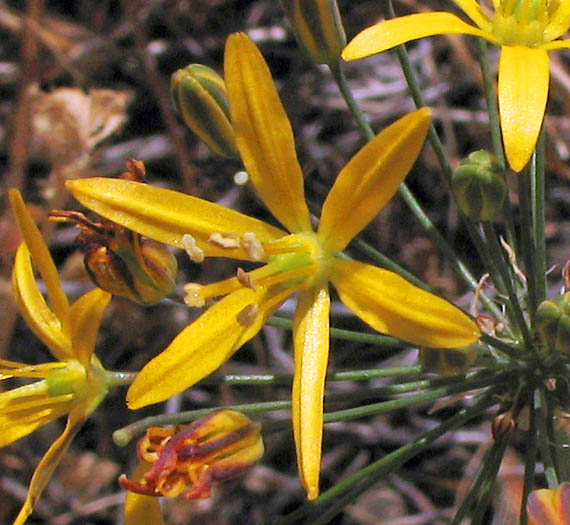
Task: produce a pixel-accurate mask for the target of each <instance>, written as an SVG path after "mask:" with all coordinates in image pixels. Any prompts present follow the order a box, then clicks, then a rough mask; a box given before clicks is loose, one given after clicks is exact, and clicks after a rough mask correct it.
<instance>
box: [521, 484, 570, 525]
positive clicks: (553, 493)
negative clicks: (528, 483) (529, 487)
mask: <svg viewBox="0 0 570 525" xmlns="http://www.w3.org/2000/svg"><path fill="white" fill-rule="evenodd" d="M527 510H528V523H529V525H570V483H567V482H564V483H562V484H561V485H560V487H559V488H558V489H557V490H551V489H539V490H534V491H533V492H531V493H530V496H529V498H528V504H527Z"/></svg>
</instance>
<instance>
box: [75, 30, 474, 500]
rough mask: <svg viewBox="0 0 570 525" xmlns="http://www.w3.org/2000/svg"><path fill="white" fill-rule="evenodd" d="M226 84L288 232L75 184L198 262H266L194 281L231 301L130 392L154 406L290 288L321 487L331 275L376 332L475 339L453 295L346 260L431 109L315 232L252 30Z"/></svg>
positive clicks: (250, 163) (387, 142) (298, 399)
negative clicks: (227, 259)
mask: <svg viewBox="0 0 570 525" xmlns="http://www.w3.org/2000/svg"><path fill="white" fill-rule="evenodd" d="M225 82H226V88H227V91H228V98H229V102H230V109H231V120H232V125H233V127H234V130H235V134H236V143H237V147H238V149H239V152H240V154H241V157H242V159H243V162H244V164H245V167H246V169H247V171H248V173H249V175H250V177H251V181H252V183H253V185H254V186H255V189H256V190H257V192H258V194H259V195H260V197H261V198H262V200H263V201H264V203H265V204H266V205H267V206H268V208H269V209H270V210H271V211H272V212H273V215H275V217H276V218H277V219H278V220H279V221H280V222H281V224H283V225H284V226H285V227H286V228H287V229H288V230H289V231H290V232H291V233H290V234H288V233H287V232H285V231H283V230H281V229H278V228H275V227H273V226H270V225H269V224H267V223H265V222H261V221H259V220H256V219H253V218H250V217H247V216H245V215H242V214H240V213H238V212H236V211H233V210H229V209H226V208H223V207H221V206H219V205H216V204H212V203H210V202H207V201H204V200H201V199H198V198H196V197H191V196H188V195H184V194H181V193H177V192H173V191H170V190H164V189H160V188H153V187H150V186H147V185H143V184H137V183H134V182H130V181H122V180H116V179H115V180H110V179H100V178H94V179H81V180H74V181H69V182H68V187H69V188H70V190H71V191H72V193H73V195H74V196H75V197H76V198H77V199H78V200H79V201H80V202H81V203H83V204H84V205H85V206H87V207H88V208H90V209H92V210H94V211H96V212H97V213H99V214H100V215H102V216H104V217H107V218H108V219H110V220H112V221H114V222H117V223H119V224H122V225H123V226H126V227H128V228H132V229H133V230H135V231H138V232H139V233H141V234H143V235H146V236H148V237H150V238H153V239H156V240H159V241H161V242H164V243H168V244H171V245H173V246H178V247H181V246H183V245H185V247H186V249H187V251H189V253H190V254H191V256H192V257H194V258H195V259H196V260H197V261H199V260H201V259H202V258H203V257H204V256H223V257H231V258H235V259H243V260H249V261H259V262H265V263H266V264H265V265H264V266H261V267H260V268H258V269H256V270H253V271H251V272H247V273H246V272H243V271H241V270H238V275H237V277H234V278H231V279H228V280H225V281H222V282H219V283H214V284H210V285H204V286H200V285H197V284H193V285H187V289H186V293H187V302H189V303H190V304H193V305H196V306H201V305H204V303H205V302H206V301H208V300H209V299H211V298H213V297H217V296H225V297H224V298H223V299H221V300H220V301H219V302H217V303H215V304H214V305H213V306H211V307H210V308H208V309H207V310H206V311H205V312H204V313H203V314H202V316H201V317H199V318H198V319H197V320H196V321H195V322H193V323H192V324H190V325H189V326H188V327H187V328H186V329H184V330H183V331H182V332H181V333H180V334H179V335H178V336H177V337H176V338H175V339H174V341H173V342H172V343H171V344H170V346H169V347H168V348H167V349H166V350H164V351H163V352H162V353H161V354H160V355H159V356H158V357H156V358H155V359H153V360H152V361H151V362H150V363H148V364H147V365H146V366H145V367H144V368H143V370H142V371H141V372H140V374H139V375H138V376H137V379H136V380H135V382H134V383H133V385H132V386H131V388H130V390H129V393H128V401H129V406H130V407H131V408H139V407H142V406H144V405H147V404H150V403H156V402H158V401H162V400H164V399H167V398H168V397H170V396H172V395H174V394H176V393H178V392H180V391H182V390H183V389H185V388H188V387H190V386H192V385H193V384H194V383H196V382H197V381H200V379H202V378H204V377H205V376H207V375H208V374H210V373H212V372H213V371H215V370H216V369H217V368H218V367H219V366H220V365H222V364H223V363H224V362H226V361H227V360H228V359H229V358H230V357H231V355H232V354H233V353H234V352H235V351H236V350H237V349H238V348H240V347H241V346H242V345H243V344H244V343H245V342H246V341H248V340H249V339H251V338H252V337H253V336H254V335H255V334H256V333H257V332H258V331H259V330H260V329H261V327H262V326H263V324H264V322H265V320H266V319H267V317H268V316H269V315H271V314H272V313H273V312H274V311H275V310H277V308H279V306H280V305H281V304H282V303H283V302H284V301H285V299H286V298H287V297H289V296H290V295H291V294H293V293H295V292H298V291H300V292H301V293H300V297H299V302H298V305H297V310H296V314H295V319H294V361H295V373H294V381H293V394H292V398H293V414H292V417H293V430H294V436H295V444H296V447H297V459H298V464H299V471H300V475H301V479H302V481H303V483H304V485H305V488H306V489H307V492H308V495H309V498H315V497H316V496H317V495H318V479H319V470H320V462H321V441H322V428H323V395H324V384H325V374H326V368H327V361H328V354H329V313H330V296H329V289H328V287H329V282H331V283H332V284H333V285H334V286H335V288H336V289H337V291H338V293H339V296H340V298H341V300H342V301H343V302H344V303H345V304H346V305H347V306H348V307H349V308H350V309H351V310H352V311H353V312H354V313H355V314H356V315H357V316H359V317H360V318H361V319H363V320H364V321H365V322H366V323H368V324H369V325H370V326H372V327H373V328H375V329H376V330H379V331H380V332H384V333H387V334H391V335H394V336H396V337H399V338H402V339H405V340H408V341H412V342H414V343H417V344H420V345H426V346H433V347H445V348H450V347H451V348H455V347H464V346H466V345H469V344H471V343H473V342H474V341H476V340H477V338H478V337H479V330H478V328H477V326H476V324H475V323H474V322H473V321H472V320H471V318H469V317H468V316H467V315H466V314H464V313H463V312H462V311H461V310H459V309H458V308H456V307H455V306H453V305H452V304H450V303H448V302H447V301H445V300H443V299H441V298H439V297H437V296H435V295H433V294H430V293H428V292H426V291H424V290H421V289H419V288H417V287H415V286H413V285H411V284H410V283H409V282H407V281H406V280H404V279H402V278H401V277H399V276H398V275H396V274H394V273H392V272H389V271H387V270H383V269H380V268H376V267H374V266H371V265H368V264H363V263H359V262H356V261H352V260H348V259H347V258H345V257H340V256H338V255H337V254H338V252H340V251H341V250H344V249H345V248H346V246H347V245H348V243H349V242H350V240H351V239H352V238H353V237H354V236H355V235H357V234H358V233H359V232H360V231H361V230H362V229H363V228H364V227H365V226H366V225H367V224H368V223H369V222H370V221H371V220H372V219H373V218H374V217H375V216H376V215H377V214H378V212H379V211H380V210H381V209H382V208H383V207H384V205H385V204H386V203H387V202H388V201H389V200H390V198H391V197H392V196H393V195H394V193H395V192H396V190H397V188H398V186H399V184H400V183H401V182H402V180H403V179H404V177H405V176H406V174H407V173H408V171H409V170H410V168H411V167H412V165H413V163H414V162H415V160H416V158H417V156H418V154H419V153H420V150H421V148H422V145H423V143H424V140H425V136H426V133H427V130H428V126H429V122H430V112H429V110H428V109H422V110H420V111H417V112H415V113H412V114H410V115H408V116H406V117H404V118H402V119H400V120H399V121H397V122H396V123H394V124H392V125H391V126H390V127H388V128H387V129H385V130H384V131H383V132H382V133H380V134H379V135H378V136H377V137H376V138H375V139H374V140H372V141H371V142H370V143H368V144H367V145H366V146H364V148H362V150H360V152H359V153H357V154H356V155H355V156H354V157H353V158H352V160H351V161H350V162H349V163H348V164H347V165H346V167H345V168H344V169H343V170H342V171H341V173H340V174H339V175H338V178H337V180H336V182H335V184H334V186H333V188H332V189H331V191H330V193H329V195H328V197H327V199H326V201H325V203H324V205H323V211H322V215H321V219H320V224H319V227H318V230H317V231H316V232H315V231H314V230H313V227H312V226H311V217H310V214H309V210H308V208H307V205H306V202H305V196H304V189H303V174H302V171H301V168H300V166H299V163H298V161H297V156H296V153H295V143H294V139H293V132H292V129H291V125H290V123H289V120H288V118H287V115H286V113H285V110H284V108H283V106H282V104H281V100H280V99H279V95H278V94H277V91H276V89H275V86H274V84H273V81H272V78H271V73H270V72H269V68H268V67H267V64H266V63H265V61H264V59H263V57H262V56H261V53H260V52H259V50H258V49H257V47H256V46H255V44H254V43H253V42H252V41H251V40H250V39H249V38H248V37H247V36H246V35H244V34H235V35H232V36H230V38H229V39H228V42H227V44H226V53H225Z"/></svg>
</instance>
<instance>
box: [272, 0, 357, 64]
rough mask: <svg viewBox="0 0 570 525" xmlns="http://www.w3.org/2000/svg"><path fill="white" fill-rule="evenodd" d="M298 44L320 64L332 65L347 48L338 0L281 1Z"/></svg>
mask: <svg viewBox="0 0 570 525" xmlns="http://www.w3.org/2000/svg"><path fill="white" fill-rule="evenodd" d="M281 5H282V6H283V10H284V11H285V14H286V15H287V18H288V19H289V22H290V24H291V26H292V27H293V31H294V32H295V37H296V39H297V43H298V44H299V46H300V47H301V48H302V49H303V51H304V52H305V53H306V54H307V55H308V56H309V58H311V60H313V61H314V62H315V63H317V64H331V63H333V62H336V61H337V60H338V59H339V58H340V54H341V52H342V50H343V48H344V47H345V46H346V34H345V32H344V28H343V26H342V19H341V17H340V13H339V10H338V6H337V3H336V0H281Z"/></svg>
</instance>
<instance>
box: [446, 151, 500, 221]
mask: <svg viewBox="0 0 570 525" xmlns="http://www.w3.org/2000/svg"><path fill="white" fill-rule="evenodd" d="M451 187H452V189H453V194H454V196H455V200H456V201H457V205H458V206H459V208H460V209H461V211H462V212H463V213H465V215H467V216H468V217H471V218H472V219H473V220H476V221H492V220H493V219H494V218H495V217H496V216H497V215H498V213H499V211H500V210H501V207H502V205H503V201H504V200H505V195H506V194H507V184H506V182H505V169H504V167H503V165H502V163H501V162H500V161H499V160H498V159H497V157H495V156H494V155H492V154H491V153H489V152H487V151H484V150H481V151H475V152H474V153H471V155H469V156H468V157H467V158H466V159H464V160H463V161H462V162H461V164H460V165H459V166H458V167H457V168H456V169H455V171H454V172H453V175H452V177H451Z"/></svg>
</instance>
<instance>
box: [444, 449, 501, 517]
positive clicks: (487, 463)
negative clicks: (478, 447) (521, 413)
mask: <svg viewBox="0 0 570 525" xmlns="http://www.w3.org/2000/svg"><path fill="white" fill-rule="evenodd" d="M505 445H506V441H505V440H503V441H502V442H501V443H498V442H495V443H494V444H493V447H492V448H491V449H490V450H489V451H488V452H487V454H485V458H484V459H483V467H482V468H481V470H480V471H479V474H477V477H476V478H475V481H474V482H473V484H472V485H471V488H470V489H469V493H468V494H467V496H466V497H465V499H464V500H463V502H462V503H461V506H460V507H459V509H458V510H457V512H456V513H455V516H454V517H453V520H452V521H451V523H450V524H449V525H459V524H460V523H461V522H462V521H463V518H465V516H466V515H467V513H468V512H469V510H470V509H471V507H472V506H473V503H474V502H475V500H476V499H477V497H478V496H479V493H480V491H481V487H482V486H483V484H484V483H485V482H486V481H487V480H489V479H490V478H491V473H494V476H496V474H497V470H496V468H495V467H496V466H497V468H498V465H500V463H501V460H502V458H503V454H504V451H505Z"/></svg>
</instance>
